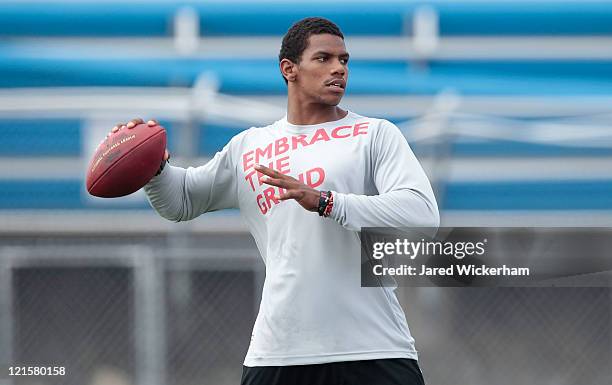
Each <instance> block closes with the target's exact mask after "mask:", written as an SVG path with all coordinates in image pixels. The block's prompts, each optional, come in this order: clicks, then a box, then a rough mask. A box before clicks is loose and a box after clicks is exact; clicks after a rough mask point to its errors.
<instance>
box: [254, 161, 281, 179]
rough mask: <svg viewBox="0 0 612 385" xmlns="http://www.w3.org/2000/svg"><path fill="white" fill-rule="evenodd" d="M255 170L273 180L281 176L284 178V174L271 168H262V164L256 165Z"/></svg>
mask: <svg viewBox="0 0 612 385" xmlns="http://www.w3.org/2000/svg"><path fill="white" fill-rule="evenodd" d="M255 170H257V171H259V172H260V173H262V174H265V175H267V176H271V177H272V178H277V179H278V178H280V177H281V176H283V174H281V173H280V172H278V171H276V170H274V169H271V168H269V167H266V166H262V165H261V164H256V165H255Z"/></svg>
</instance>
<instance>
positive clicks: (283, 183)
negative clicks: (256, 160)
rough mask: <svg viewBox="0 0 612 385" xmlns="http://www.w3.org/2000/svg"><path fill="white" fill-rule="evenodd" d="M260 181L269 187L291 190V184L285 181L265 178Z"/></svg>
mask: <svg viewBox="0 0 612 385" xmlns="http://www.w3.org/2000/svg"><path fill="white" fill-rule="evenodd" d="M261 181H262V182H264V183H265V184H269V185H271V186H276V187H282V188H285V189H289V188H291V182H290V181H287V180H282V179H278V178H270V177H265V178H262V179H261Z"/></svg>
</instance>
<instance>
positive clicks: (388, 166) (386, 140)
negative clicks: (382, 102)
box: [330, 120, 440, 231]
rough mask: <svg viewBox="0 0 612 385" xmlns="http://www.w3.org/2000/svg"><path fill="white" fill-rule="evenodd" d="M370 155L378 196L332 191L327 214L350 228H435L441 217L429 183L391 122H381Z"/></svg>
mask: <svg viewBox="0 0 612 385" xmlns="http://www.w3.org/2000/svg"><path fill="white" fill-rule="evenodd" d="M371 158H372V167H371V169H372V174H373V175H372V179H373V181H374V184H375V186H376V189H377V191H378V195H371V196H368V195H356V194H344V193H339V192H333V194H334V207H333V209H332V212H331V215H330V217H331V218H333V219H334V220H336V221H337V222H338V223H340V224H341V225H342V226H343V227H345V228H347V229H349V230H353V231H359V230H361V228H362V227H438V226H439V224H440V216H439V213H438V205H437V203H436V199H435V197H434V194H433V190H432V188H431V184H430V183H429V180H428V179H427V176H426V175H425V172H424V171H423V168H422V167H421V165H420V163H419V161H418V160H417V158H416V157H415V155H414V153H413V152H412V150H411V149H410V146H409V145H408V142H407V141H406V138H404V136H403V135H402V133H401V131H400V130H399V128H397V126H395V125H394V124H393V123H391V122H388V121H386V120H383V121H381V126H380V127H379V130H378V131H377V135H376V136H375V137H374V138H373V144H372V151H371Z"/></svg>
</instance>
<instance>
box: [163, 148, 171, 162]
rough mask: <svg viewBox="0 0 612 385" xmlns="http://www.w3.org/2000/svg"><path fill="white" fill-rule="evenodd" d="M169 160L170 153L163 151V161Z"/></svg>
mask: <svg viewBox="0 0 612 385" xmlns="http://www.w3.org/2000/svg"><path fill="white" fill-rule="evenodd" d="M168 159H170V153H169V152H168V150H167V149H166V150H164V161H166V160H168Z"/></svg>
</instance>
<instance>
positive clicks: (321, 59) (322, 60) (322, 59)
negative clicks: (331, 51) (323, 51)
mask: <svg viewBox="0 0 612 385" xmlns="http://www.w3.org/2000/svg"><path fill="white" fill-rule="evenodd" d="M317 61H318V62H321V63H323V62H324V61H325V58H324V57H319V58H317Z"/></svg>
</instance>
